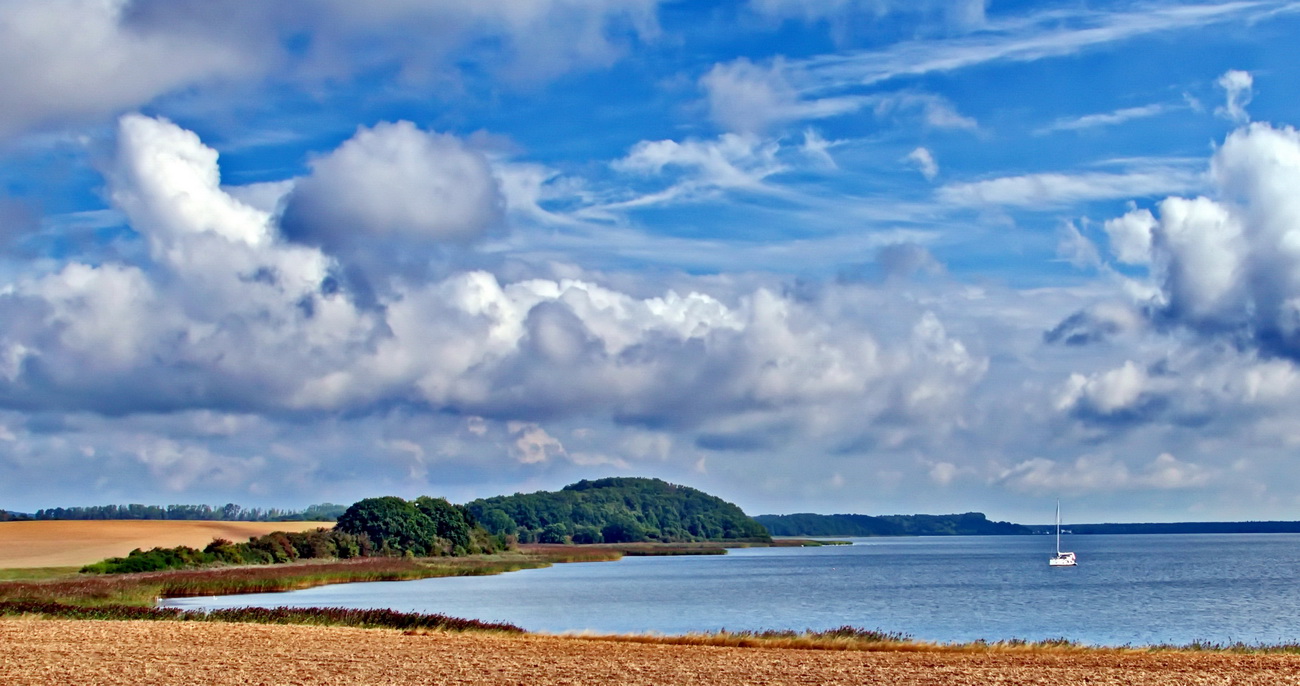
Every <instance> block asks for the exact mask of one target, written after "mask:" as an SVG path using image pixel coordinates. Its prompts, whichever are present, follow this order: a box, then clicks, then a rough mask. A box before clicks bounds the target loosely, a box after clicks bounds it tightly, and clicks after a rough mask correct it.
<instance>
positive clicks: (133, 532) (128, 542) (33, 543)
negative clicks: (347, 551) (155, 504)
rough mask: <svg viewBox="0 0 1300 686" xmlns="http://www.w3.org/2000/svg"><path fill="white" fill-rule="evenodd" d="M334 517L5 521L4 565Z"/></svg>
mask: <svg viewBox="0 0 1300 686" xmlns="http://www.w3.org/2000/svg"><path fill="white" fill-rule="evenodd" d="M322 526H325V527H328V526H332V525H331V524H330V523H329V522H210V521H165V520H110V521H66V520H63V521H28V522H0V569H6V568H8V569H12V568H34V567H80V566H81V565H87V564H90V563H92V562H98V561H99V560H102V559H104V558H107V557H117V556H121V555H126V554H127V553H129V552H131V551H132V550H133V549H135V548H143V549H146V550H147V549H149V548H153V547H164V548H170V547H173V546H178V545H185V546H190V547H193V548H202V547H203V546H205V545H207V544H208V543H210V542H211V541H212V539H213V538H225V539H228V540H232V541H243V540H247V539H248V537H250V536H262V535H264V534H268V533H271V532H272V531H310V530H312V529H316V528H319V527H322Z"/></svg>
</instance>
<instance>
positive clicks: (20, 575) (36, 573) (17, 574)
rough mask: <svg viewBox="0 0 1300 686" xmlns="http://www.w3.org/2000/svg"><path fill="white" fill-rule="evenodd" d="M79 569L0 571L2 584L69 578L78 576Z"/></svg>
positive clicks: (17, 568) (27, 568)
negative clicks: (5, 582)
mask: <svg viewBox="0 0 1300 686" xmlns="http://www.w3.org/2000/svg"><path fill="white" fill-rule="evenodd" d="M78 569H80V567H15V568H9V569H0V582H4V581H37V580H40V579H54V578H59V577H68V576H72V575H74V574H76V573H77V570H78Z"/></svg>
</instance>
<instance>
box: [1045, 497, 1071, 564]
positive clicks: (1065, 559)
mask: <svg viewBox="0 0 1300 686" xmlns="http://www.w3.org/2000/svg"><path fill="white" fill-rule="evenodd" d="M1047 564H1048V566H1051V567H1074V566H1075V565H1078V564H1079V562H1078V561H1077V560H1075V559H1074V553H1063V552H1061V501H1060V500H1059V499H1058V500H1057V501H1056V557H1053V558H1051V559H1049V560H1048V561H1047Z"/></svg>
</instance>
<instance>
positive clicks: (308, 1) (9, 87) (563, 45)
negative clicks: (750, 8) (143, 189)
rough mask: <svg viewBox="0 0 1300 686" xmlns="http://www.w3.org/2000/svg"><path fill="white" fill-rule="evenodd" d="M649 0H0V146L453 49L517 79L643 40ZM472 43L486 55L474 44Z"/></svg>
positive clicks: (432, 66)
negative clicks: (171, 104) (187, 91)
mask: <svg viewBox="0 0 1300 686" xmlns="http://www.w3.org/2000/svg"><path fill="white" fill-rule="evenodd" d="M657 4H658V0H632V1H624V0H619V1H610V0H546V1H545V2H527V3H518V2H514V3H500V2H489V3H463V2H453V1H448V0H437V1H434V2H415V1H410V0H398V1H395V2H384V3H379V4H375V5H373V6H370V5H367V6H364V7H363V6H361V5H357V4H356V3H353V2H345V1H342V0H290V1H288V2H278V3H233V4H231V3H194V2H173V1H172V0H10V1H8V2H4V3H0V61H3V63H4V64H5V69H4V70H3V71H2V72H0V138H3V137H5V136H8V135H10V134H13V133H16V132H20V131H23V130H26V129H30V128H32V127H37V126H42V125H50V124H54V125H58V124H64V123H68V122H70V121H74V120H85V119H88V120H94V119H97V118H100V117H103V116H105V115H112V114H113V113H115V112H119V111H121V110H124V109H131V108H135V107H138V106H140V105H143V104H145V103H148V102H150V101H152V100H154V99H155V98H157V97H159V96H161V95H164V94H166V93H169V92H173V91H176V90H178V89H182V88H185V87H188V86H194V85H199V84H207V83H212V82H217V81H248V80H250V79H251V80H260V79H261V78H263V77H265V76H270V75H276V74H283V73H293V74H295V75H296V76H298V77H300V78H301V77H305V78H307V79H312V80H317V79H341V78H351V77H353V76H355V75H356V74H357V73H358V71H360V70H366V69H386V70H393V71H396V72H397V73H399V74H401V75H402V76H403V77H404V78H405V79H406V80H407V81H408V82H412V81H423V82H427V81H429V80H435V79H444V80H445V79H448V77H450V76H453V75H454V74H455V73H456V66H455V64H453V63H452V61H451V60H449V59H448V56H449V55H451V54H453V53H455V52H457V51H465V52H464V53H463V54H460V55H459V57H458V59H459V61H460V62H461V63H466V62H472V63H475V64H476V65H479V66H481V67H482V68H486V69H490V70H494V71H497V72H500V73H503V74H506V75H507V76H511V77H514V78H516V79H518V80H521V81H524V80H529V79H535V78H537V77H541V76H551V75H554V74H558V73H561V72H563V71H565V70H568V69H573V68H581V67H584V66H590V65H607V64H609V63H611V62H612V61H614V60H615V59H617V58H618V57H619V56H620V55H621V53H622V43H624V42H625V41H627V40H629V39H631V37H633V36H639V37H647V38H648V37H652V36H654V35H655V34H656V33H657V30H658V29H657V22H656V10H657ZM485 43H491V44H493V45H495V46H496V49H494V50H482V49H478V48H479V47H481V46H482V45H483V44H485ZM381 44H382V45H383V46H384V47H385V49H384V50H378V51H377V50H374V46H375V45H381Z"/></svg>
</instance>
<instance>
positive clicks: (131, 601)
mask: <svg viewBox="0 0 1300 686" xmlns="http://www.w3.org/2000/svg"><path fill="white" fill-rule="evenodd" d="M550 563H551V561H549V560H546V559H544V558H540V557H537V556H526V555H518V554H514V555H499V556H477V557H463V558H428V559H413V558H391V557H381V558H360V559H355V560H340V561H333V562H314V563H313V562H308V563H297V564H286V565H258V566H249V567H216V568H208V569H192V570H174V571H167V572H146V573H141V574H117V575H111V576H102V575H86V574H80V575H76V576H73V577H61V578H54V579H49V580H45V581H40V580H34V581H13V582H7V583H0V601H27V602H52V603H60V604H67V605H79V606H91V607H93V606H100V605H134V606H152V605H153V604H154V603H155V602H157V600H158V599H159V598H179V597H186V596H204V595H235V594H241V593H273V592H279V591H292V590H297V589H301V588H310V587H313V586H323V585H326V584H337V583H351V582H362V581H408V580H412V579H427V578H434V577H446V576H480V575H486V574H500V573H502V572H509V571H515V570H519V569H533V568H537V567H545V566H547V565H549V564H550Z"/></svg>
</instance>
